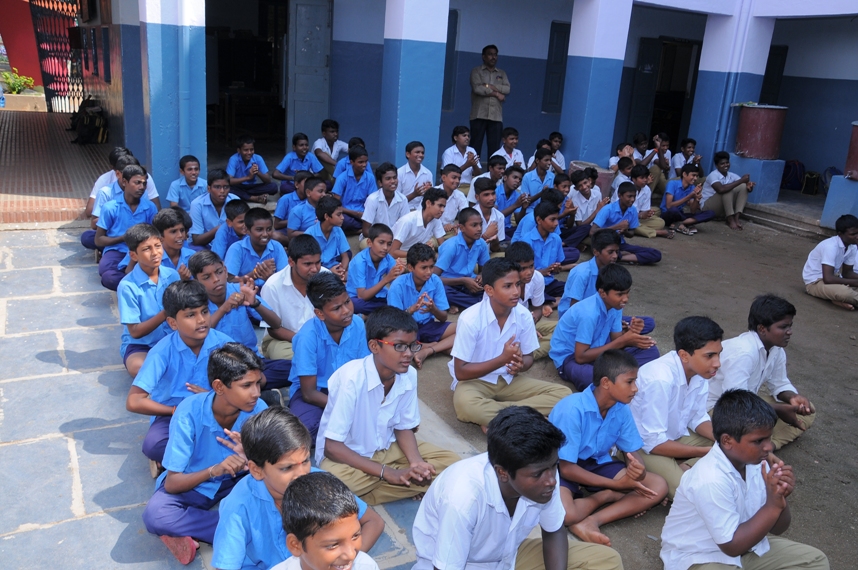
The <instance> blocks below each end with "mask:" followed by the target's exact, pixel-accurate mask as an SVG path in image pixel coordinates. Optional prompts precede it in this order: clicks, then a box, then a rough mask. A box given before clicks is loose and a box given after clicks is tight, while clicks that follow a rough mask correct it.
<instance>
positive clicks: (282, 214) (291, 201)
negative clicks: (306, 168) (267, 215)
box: [274, 192, 305, 220]
mask: <svg viewBox="0 0 858 570" xmlns="http://www.w3.org/2000/svg"><path fill="white" fill-rule="evenodd" d="M304 202H305V200H302V199H301V197H300V196H298V192H289V193H288V194H286V195H285V196H283V197H282V198H280V199H279V200H277V207H275V208H274V217H275V218H278V219H280V220H288V219H289V213H290V212H291V211H292V208H295V207H296V206H298V204H302V203H304Z"/></svg>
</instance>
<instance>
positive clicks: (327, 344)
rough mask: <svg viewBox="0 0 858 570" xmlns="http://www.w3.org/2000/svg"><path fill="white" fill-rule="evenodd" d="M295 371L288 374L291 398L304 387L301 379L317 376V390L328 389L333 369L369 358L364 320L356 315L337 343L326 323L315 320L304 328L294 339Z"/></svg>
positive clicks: (307, 323) (308, 322) (293, 361)
mask: <svg viewBox="0 0 858 570" xmlns="http://www.w3.org/2000/svg"><path fill="white" fill-rule="evenodd" d="M292 350H293V352H294V353H295V356H293V357H292V370H291V371H290V372H289V381H290V382H292V385H291V386H290V387H289V399H290V400H291V399H292V396H294V395H295V393H296V392H297V391H298V388H300V387H301V381H300V377H301V376H315V377H316V389H317V390H321V389H322V388H327V387H328V378H330V377H331V374H333V373H334V370H336V369H337V368H339V367H340V366H342V365H343V364H345V363H346V362H350V361H352V360H357V359H358V358H363V357H364V356H367V355H369V347H368V346H367V343H366V327H365V326H364V324H363V319H362V318H360V316H358V315H355V316H353V317H352V322H351V323H350V324H349V326H347V327H346V328H345V329H343V334H342V336H341V337H340V343H339V344H337V343H336V342H334V339H333V337H331V333H329V332H328V327H326V326H325V323H323V322H322V321H320V320H319V318H318V317H313V318H312V319H310V320H309V321H307V322H306V323H304V324H303V325H302V326H301V330H299V331H298V332H297V333H296V334H295V336H294V337H293V338H292Z"/></svg>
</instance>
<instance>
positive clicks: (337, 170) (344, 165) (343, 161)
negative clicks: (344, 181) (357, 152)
mask: <svg viewBox="0 0 858 570" xmlns="http://www.w3.org/2000/svg"><path fill="white" fill-rule="evenodd" d="M356 146H362V147H363V148H366V143H365V142H364V141H363V139H362V138H360V137H352V138H350V139H349V144H348V149H347V150H346V155H345V156H344V157H342V158H339V159H337V165H336V166H335V167H334V175H333V178H334V180H336V179H337V178H339V177H340V176H342V175H343V174H344V173H345V172H346V171H347V170H348V169H349V153H348V151H349V150H351V149H353V148H354V147H356ZM366 167H367V168H368V169H369V171H370V172H372V165H371V164H369V163H367V165H366Z"/></svg>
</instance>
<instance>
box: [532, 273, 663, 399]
mask: <svg viewBox="0 0 858 570" xmlns="http://www.w3.org/2000/svg"><path fill="white" fill-rule="evenodd" d="M631 288H632V276H631V274H630V273H629V271H628V269H626V268H625V267H622V266H621V265H617V264H615V263H612V264H610V265H608V266H607V267H605V268H603V269H602V270H601V271H599V277H598V279H597V280H596V289H597V290H598V292H599V294H598V295H593V296H592V297H588V298H587V299H584V300H583V301H581V302H579V303H575V305H573V306H572V308H571V309H569V310H568V311H566V313H565V314H564V315H563V316H562V317H561V318H560V321H559V322H558V323H557V328H556V329H555V331H554V333H555V334H554V335H553V336H552V337H551V351H550V352H549V356H551V360H553V361H554V365H555V366H556V367H557V373H558V374H560V378H562V379H563V380H565V381H567V382H571V383H572V384H573V385H574V386H575V388H576V389H577V390H578V391H579V392H581V391H584V390H585V389H586V388H587V387H588V386H590V385H591V384H592V383H593V364H592V363H593V362H594V361H595V360H596V358H598V356H599V355H600V354H602V353H603V352H605V351H606V350H610V349H612V348H622V349H625V350H626V352H628V353H630V354H631V355H632V356H634V358H635V360H637V361H638V364H639V365H640V366H643V365H644V364H646V363H647V362H650V361H652V360H655V359H656V358H658V357H659V353H658V348H656V346H655V341H654V340H653V339H652V338H651V337H648V336H644V335H643V334H642V333H641V331H643V326H644V322H643V320H642V319H640V318H637V317H635V318H632V319H631V322H630V323H629V325H628V329H627V330H623V329H624V327H623V322H622V317H623V307H625V306H626V303H627V302H628V300H629V290H630V289H631Z"/></svg>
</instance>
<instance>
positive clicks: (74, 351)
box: [61, 321, 131, 389]
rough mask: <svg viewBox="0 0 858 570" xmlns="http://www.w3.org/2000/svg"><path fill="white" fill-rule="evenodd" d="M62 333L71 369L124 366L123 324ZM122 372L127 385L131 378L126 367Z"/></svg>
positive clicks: (82, 369)
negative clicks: (122, 346) (121, 347)
mask: <svg viewBox="0 0 858 570" xmlns="http://www.w3.org/2000/svg"><path fill="white" fill-rule="evenodd" d="M114 322H115V321H114ZM61 334H62V338H63V352H64V354H65V359H66V366H67V367H68V369H69V370H77V371H85V370H94V369H98V368H104V367H108V366H115V367H122V358H121V357H120V355H119V347H120V346H121V342H120V339H121V335H122V326H121V325H116V324H113V325H111V326H106V327H93V328H83V329H72V330H67V331H62V333H61ZM121 373H122V375H123V376H124V377H125V380H126V383H127V385H130V384H131V378H130V377H129V376H128V374H127V373H126V372H125V370H124V368H123V369H122V372H121ZM126 389H127V388H126Z"/></svg>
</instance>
